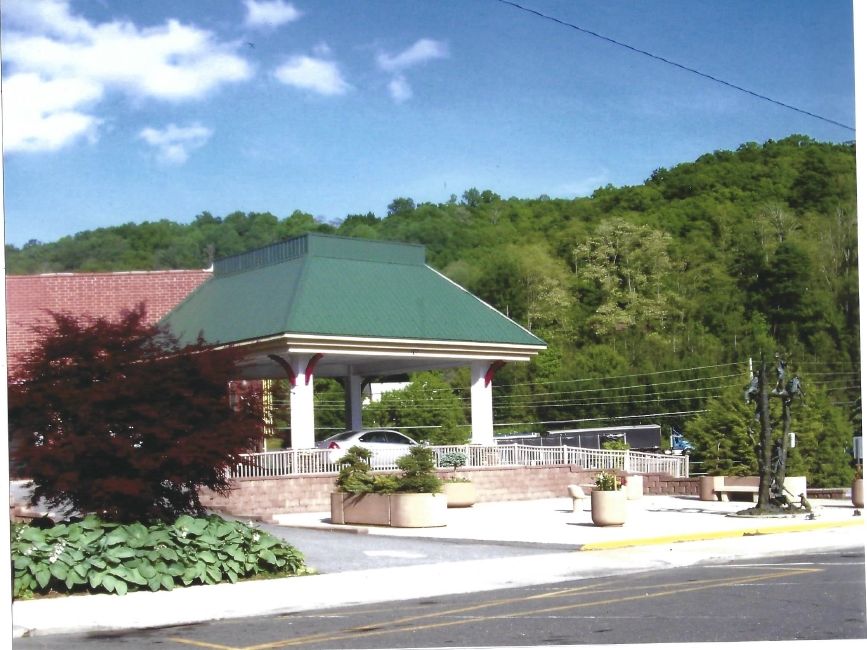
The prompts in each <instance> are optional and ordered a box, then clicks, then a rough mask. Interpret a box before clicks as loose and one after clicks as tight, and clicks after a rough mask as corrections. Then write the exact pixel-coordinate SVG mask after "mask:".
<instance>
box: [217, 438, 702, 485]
mask: <svg viewBox="0 0 867 650" xmlns="http://www.w3.org/2000/svg"><path fill="white" fill-rule="evenodd" d="M431 449H433V451H434V455H435V456H436V458H437V464H439V459H440V457H441V456H442V455H443V454H446V453H449V452H454V451H459V452H461V453H464V454H466V455H467V464H466V467H515V466H527V465H577V466H579V467H581V468H584V469H589V470H615V469H619V470H624V471H626V472H631V473H635V474H652V473H661V474H670V475H671V476H674V477H683V478H685V477H688V476H689V456H686V455H683V456H669V455H666V454H648V453H644V452H639V451H631V450H628V449H627V450H613V449H584V448H582V447H569V446H566V445H563V446H560V447H539V446H535V445H519V444H513V445H491V446H483V445H442V446H431ZM338 453H339V452H337V453H335V450H333V449H283V450H281V451H267V452H263V453H258V454H245V455H244V456H242V461H241V462H240V463H238V464H237V465H236V466H235V467H234V468H233V469H232V471H231V472H230V476H231V477H232V478H259V477H263V478H264V477H269V476H296V475H302V474H304V475H310V474H331V473H336V472H339V471H340V465H339V464H338V463H337V461H338V460H339V456H338ZM404 453H405V450H403V449H383V450H377V451H376V452H374V455H373V458H372V460H371V466H372V467H373V469H376V470H396V469H397V465H396V464H395V463H396V461H397V459H398V458H399V457H400V456H402V455H404Z"/></svg>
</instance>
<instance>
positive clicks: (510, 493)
mask: <svg viewBox="0 0 867 650" xmlns="http://www.w3.org/2000/svg"><path fill="white" fill-rule="evenodd" d="M598 473H599V472H598V470H586V469H581V468H579V467H577V466H575V465H545V466H535V467H481V468H468V469H467V468H465V469H462V470H460V471H459V472H458V475H459V476H463V477H466V478H470V479H472V481H473V483H474V484H475V486H476V492H477V493H478V500H479V502H480V503H484V502H488V501H520V500H527V499H548V498H552V497H565V496H567V494H566V486H567V485H571V484H577V485H590V484H592V483H593V480H594V478H595V477H596V475H597V474H598ZM615 473H616V474H618V475H622V474H623V473H622V472H615ZM450 475H451V473H450V472H443V473H441V474H440V477H441V478H446V477H448V476H450ZM335 478H336V474H323V475H320V476H288V477H279V478H243V479H235V480H233V481H232V490H231V494H230V495H229V496H228V497H223V496H220V495H218V494H214V493H211V492H206V493H203V494H202V495H201V500H202V505H203V506H205V507H206V508H211V509H214V510H220V511H223V512H226V513H228V514H231V515H235V516H239V517H247V518H250V519H261V520H264V521H269V520H270V518H271V516H272V515H276V514H290V513H296V512H327V511H328V510H329V509H330V507H331V502H330V496H329V495H330V494H331V492H333V491H334V479H335ZM644 493H645V494H677V495H693V496H698V493H699V491H698V479H697V478H680V479H679V478H673V477H671V476H668V475H667V474H645V475H644Z"/></svg>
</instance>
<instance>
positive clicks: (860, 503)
mask: <svg viewBox="0 0 867 650" xmlns="http://www.w3.org/2000/svg"><path fill="white" fill-rule="evenodd" d="M852 505H853V506H855V507H856V508H863V507H864V479H863V478H856V479H855V480H854V481H852Z"/></svg>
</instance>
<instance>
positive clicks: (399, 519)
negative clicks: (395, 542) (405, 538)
mask: <svg viewBox="0 0 867 650" xmlns="http://www.w3.org/2000/svg"><path fill="white" fill-rule="evenodd" d="M388 500H389V504H390V506H391V526H393V527H395V528H431V527H435V526H445V525H446V508H447V507H448V499H446V496H445V495H444V494H430V493H417V494H389V495H388Z"/></svg>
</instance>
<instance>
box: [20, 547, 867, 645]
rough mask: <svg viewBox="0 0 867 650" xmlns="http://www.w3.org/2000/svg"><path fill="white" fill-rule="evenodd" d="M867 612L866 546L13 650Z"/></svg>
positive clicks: (818, 631)
mask: <svg viewBox="0 0 867 650" xmlns="http://www.w3.org/2000/svg"><path fill="white" fill-rule="evenodd" d="M443 570H448V567H447V566H444V567H443ZM455 579H456V580H460V576H459V575H456V576H455ZM371 588H379V589H382V588H387V587H383V585H371ZM865 610H867V594H865V567H864V549H863V548H855V549H851V550H848V551H835V552H829V553H818V554H817V553H812V554H804V555H792V556H786V557H775V558H764V559H759V560H752V561H739V562H730V563H725V564H704V565H698V566H693V567H687V568H677V569H667V570H665V571H652V572H646V573H636V574H629V575H624V576H617V577H610V578H594V579H588V580H577V581H574V582H568V583H557V584H552V585H542V586H536V587H528V588H517V589H508V590H501V591H497V592H485V593H478V594H464V595H459V596H447V597H439V598H435V599H428V600H413V601H403V602H393V603H384V604H379V605H373V606H361V607H348V608H339V609H333V610H326V611H319V612H302V613H297V614H288V615H281V616H275V617H257V618H248V619H237V620H227V621H215V622H211V623H205V624H198V625H189V626H183V627H177V628H164V629H158V630H145V631H131V632H113V633H106V634H91V635H80V636H78V635H76V636H72V635H69V636H52V637H35V638H30V639H17V640H15V643H14V645H13V647H14V648H15V649H16V650H18V649H21V650H30V649H34V650H35V649H37V648H44V649H60V648H64V649H66V648H68V649H70V650H80V649H81V650H83V649H97V648H99V649H104V648H128V649H130V650H137V649H139V648H152V647H153V646H155V645H160V646H162V647H167V648H174V647H177V648H183V647H187V648H193V647H199V648H202V647H204V648H214V649H216V650H235V649H238V648H257V649H259V650H264V649H265V648H268V649H272V648H274V649H276V648H293V647H301V648H310V649H312V650H317V649H319V650H324V649H336V648H424V647H456V648H460V647H474V646H475V647H478V646H533V645H539V646H543V645H570V644H586V643H592V644H622V643H683V642H688V643H696V642H710V641H722V642H738V641H783V640H797V639H812V640H824V639H867V612H865Z"/></svg>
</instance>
